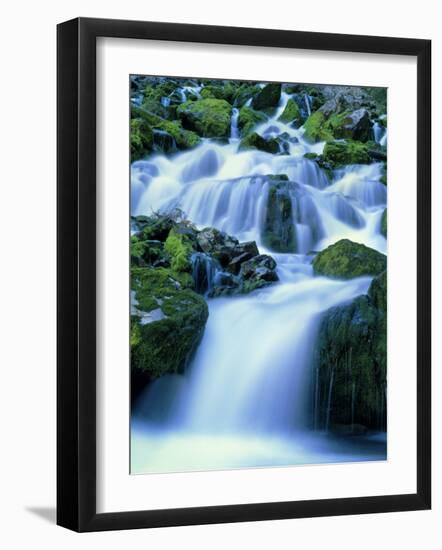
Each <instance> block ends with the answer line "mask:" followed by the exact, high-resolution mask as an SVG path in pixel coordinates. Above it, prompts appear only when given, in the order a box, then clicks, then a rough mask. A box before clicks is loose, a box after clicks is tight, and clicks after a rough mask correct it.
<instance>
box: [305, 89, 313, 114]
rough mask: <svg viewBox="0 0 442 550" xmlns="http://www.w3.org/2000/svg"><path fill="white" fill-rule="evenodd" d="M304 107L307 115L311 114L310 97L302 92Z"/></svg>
mask: <svg viewBox="0 0 442 550" xmlns="http://www.w3.org/2000/svg"><path fill="white" fill-rule="evenodd" d="M304 101H305V107H306V109H307V115H308V116H310V115H311V114H312V98H311V97H310V96H309V95H308V94H304Z"/></svg>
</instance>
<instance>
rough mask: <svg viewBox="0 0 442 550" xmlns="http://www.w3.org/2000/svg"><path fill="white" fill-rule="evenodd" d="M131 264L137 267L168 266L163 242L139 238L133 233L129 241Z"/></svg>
mask: <svg viewBox="0 0 442 550" xmlns="http://www.w3.org/2000/svg"><path fill="white" fill-rule="evenodd" d="M130 260H131V265H136V266H139V267H146V266H153V267H157V266H162V267H168V266H169V259H168V258H167V255H166V254H165V252H164V243H162V242H161V241H155V240H144V241H143V240H140V239H138V238H137V237H136V236H135V235H133V236H132V237H131V242H130Z"/></svg>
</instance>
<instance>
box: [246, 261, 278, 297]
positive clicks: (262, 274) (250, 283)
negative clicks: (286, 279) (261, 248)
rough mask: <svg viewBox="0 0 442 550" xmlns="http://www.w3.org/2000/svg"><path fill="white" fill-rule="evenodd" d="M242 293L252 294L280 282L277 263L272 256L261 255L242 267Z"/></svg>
mask: <svg viewBox="0 0 442 550" xmlns="http://www.w3.org/2000/svg"><path fill="white" fill-rule="evenodd" d="M239 276H240V278H241V279H242V289H241V290H242V292H245V293H247V292H251V291H252V290H256V289H257V288H262V287H264V286H267V285H269V284H270V283H273V282H276V281H278V280H279V279H278V274H277V273H276V262H275V260H274V259H273V258H272V257H271V256H267V255H265V254H261V255H259V256H256V257H255V258H252V259H251V260H248V261H246V262H244V263H243V264H242V265H241V270H240V272H239Z"/></svg>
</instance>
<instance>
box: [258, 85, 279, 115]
mask: <svg viewBox="0 0 442 550" xmlns="http://www.w3.org/2000/svg"><path fill="white" fill-rule="evenodd" d="M280 99H281V84H279V83H277V82H270V83H269V84H266V85H265V86H264V88H262V89H261V90H260V91H259V92H258V93H257V94H256V95H255V96H254V98H253V100H252V107H253V108H254V109H256V110H257V111H260V110H263V109H268V108H271V107H276V106H277V105H278V103H279V100H280Z"/></svg>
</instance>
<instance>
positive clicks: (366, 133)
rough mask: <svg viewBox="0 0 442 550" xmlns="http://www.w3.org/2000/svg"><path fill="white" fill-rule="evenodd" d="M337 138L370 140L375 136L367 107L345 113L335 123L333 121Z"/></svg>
mask: <svg viewBox="0 0 442 550" xmlns="http://www.w3.org/2000/svg"><path fill="white" fill-rule="evenodd" d="M331 126H332V128H333V134H334V136H335V137H336V138H345V139H355V140H358V141H369V140H370V139H371V138H372V137H373V129H372V124H371V121H370V116H369V114H368V111H367V110H366V109H358V110H356V111H353V112H349V113H345V114H344V115H343V116H341V117H339V120H337V121H336V122H335V124H333V123H331Z"/></svg>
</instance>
